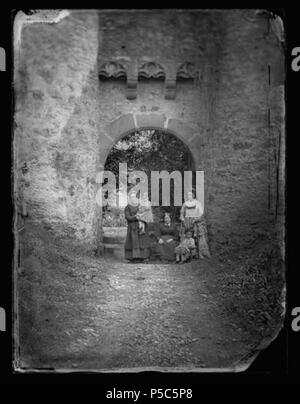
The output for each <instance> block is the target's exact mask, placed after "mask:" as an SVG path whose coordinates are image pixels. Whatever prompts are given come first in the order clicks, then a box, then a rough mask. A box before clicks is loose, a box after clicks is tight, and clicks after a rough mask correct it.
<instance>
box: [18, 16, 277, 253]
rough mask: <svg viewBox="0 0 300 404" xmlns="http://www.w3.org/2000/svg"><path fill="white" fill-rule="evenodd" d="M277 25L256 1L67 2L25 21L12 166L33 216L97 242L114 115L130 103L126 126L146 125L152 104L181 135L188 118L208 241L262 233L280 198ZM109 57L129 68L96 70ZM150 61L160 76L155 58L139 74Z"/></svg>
mask: <svg viewBox="0 0 300 404" xmlns="http://www.w3.org/2000/svg"><path fill="white" fill-rule="evenodd" d="M276 21H277V22H278V20H276ZM276 24H277V23H276ZM276 24H274V20H271V19H270V18H269V16H268V15H267V14H266V13H264V12H256V11H255V10H249V11H247V10H246V11H245V10H236V11H235V10H233V11H194V12H186V11H175V10H165V11H163V10H159V11H155V10H154V11H138V12H133V11H111V12H108V11H107V12H104V11H101V12H100V13H99V15H98V14H97V13H96V12H92V11H89V12H75V11H73V12H71V13H70V15H69V16H67V17H65V18H64V19H63V20H61V21H60V22H58V23H56V24H51V25H49V24H35V25H30V26H26V27H25V28H23V30H22V36H21V38H22V42H21V47H20V57H19V61H18V66H17V73H18V76H17V80H16V90H17V98H16V114H15V121H16V130H15V151H16V156H17V157H16V162H17V164H18V169H20V168H22V167H23V165H24V164H25V163H26V165H27V167H28V174H26V175H28V176H30V180H29V186H28V187H26V189H25V191H26V195H25V198H26V200H27V202H28V206H29V210H30V211H31V215H32V217H33V218H35V219H36V220H42V221H43V222H45V223H47V224H49V225H51V226H52V228H54V229H55V231H57V232H58V233H59V232H66V234H68V235H71V236H72V237H74V239H76V240H81V241H85V242H88V243H95V242H96V233H97V228H98V227H99V222H97V218H98V219H99V211H97V207H96V204H95V201H94V200H95V198H94V194H95V182H94V181H95V175H96V173H97V171H99V169H100V168H101V167H103V166H104V164H105V157H106V156H107V152H108V150H109V147H110V146H111V145H112V142H113V141H115V140H116V139H115V138H114V137H111V134H110V130H111V127H112V126H111V125H113V124H114V123H115V122H119V123H120V122H121V123H122V119H123V117H124V116H127V117H128V116H129V114H131V116H133V127H136V126H140V124H139V122H138V120H139V119H142V120H144V121H145V122H148V124H149V126H152V123H153V116H154V115H155V116H156V117H157V116H161V117H162V124H161V125H162V127H167V126H168V123H169V122H177V121H180V122H182V124H183V126H182V125H181V126H180V125H177V126H176V125H175V126H176V128H175V131H173V132H174V133H176V132H177V134H178V136H179V137H181V138H182V137H184V136H185V134H188V133H191V132H190V131H189V130H185V129H181V128H182V127H183V128H192V129H191V130H192V132H193V136H192V137H193V139H192V143H190V144H189V140H190V139H183V140H186V142H187V143H188V144H189V146H190V149H191V151H192V153H193V154H194V156H196V159H197V168H198V169H201V170H204V173H205V210H206V215H207V221H208V228H209V235H210V240H211V244H212V249H213V252H218V251H219V250H222V249H223V248H227V247H229V248H230V249H232V250H235V248H242V247H247V246H251V244H252V243H253V242H254V241H255V240H258V239H260V238H265V237H267V236H268V234H269V233H270V232H272V231H273V229H274V224H275V222H276V214H277V216H278V214H279V213H278V212H279V211H280V209H279V208H278V204H280V206H282V205H283V204H282V201H283V200H282V194H281V196H280V197H278V195H279V190H282V189H283V187H282V182H281V183H280V184H279V182H278V181H279V180H278V167H279V163H280V162H279V154H278V153H279V150H280V147H279V145H280V144H281V146H282V139H283V136H284V134H283V130H284V109H283V82H284V71H283V65H284V55H283V51H282V42H281V40H282V38H281V36H280V35H281V34H280V30H279V31H278V27H277V25H276ZM110 62H113V63H114V64H115V66H116V65H117V64H118V63H119V65H121V66H123V67H124V69H125V70H126V75H125V77H123V72H122V68H119V71H118V72H117V73H118V74H119V75H120V79H117V78H116V79H114V78H111V79H109V80H101V81H99V80H98V73H99V71H100V70H101V69H104V70H105V66H104V65H105V63H110ZM145 63H146V64H147V63H156V64H158V65H160V66H162V68H163V71H164V74H165V77H164V78H163V79H161V80H159V79H155V74H156V73H155V72H156V70H155V69H156V68H155V67H153V66H152V67H153V69H154V70H153V71H154V73H153V74H152V73H151V71H150V73H149V71H148V75H149V77H148V78H145V79H143V80H141V79H140V80H138V81H137V72H136V71H135V69H139V68H140V69H141V68H142V67H141V66H142V65H143V64H145ZM185 63H191V64H192V65H193V66H195V67H196V70H195V72H194V73H192V74H191V76H193V77H191V78H190V79H187V78H185V76H184V74H185V73H186V72H185V73H183V76H182V77H181V78H180V77H177V80H176V69H177V70H178V69H180V66H182V65H183V64H185ZM119 65H118V66H119ZM103 66H104V67H103ZM148 67H149V66H148ZM158 70H159V68H158ZM107 72H108V75H109V74H111V70H109V67H108V70H107ZM112 74H115V73H114V70H112ZM151 74H152V76H151ZM159 74H160V73H159V72H158V75H159ZM121 76H122V77H121ZM126 80H127V82H126ZM170 94H171V95H170ZM174 94H175V98H174V96H173V95H174ZM148 118H149V119H148ZM147 119H148V120H147ZM172 120H177V121H172ZM125 121H126V120H125ZM125 121H124V122H125ZM166 122H167V124H166ZM145 125H146V124H145ZM122 128H123V130H124V134H125V133H126V131H127V130H128V128H127V127H126V124H124V125H123V126H122V125H121V129H122ZM131 128H132V125H130V127H129V129H131ZM121 129H120V130H121ZM121 131H122V130H121ZM194 135H195V136H194ZM187 136H188V135H187ZM280 136H281V138H280ZM280 139H281V140H280ZM280 142H281V143H280ZM281 152H282V150H281ZM282 157H283V155H282V153H281V158H282ZM280 175H281V177H280V178H281V181H282V168H281V174H280Z"/></svg>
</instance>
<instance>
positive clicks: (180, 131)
mask: <svg viewBox="0 0 300 404" xmlns="http://www.w3.org/2000/svg"><path fill="white" fill-rule="evenodd" d="M140 129H160V130H163V131H165V132H170V133H171V134H173V135H175V136H176V137H178V138H179V139H180V140H182V141H183V143H185V144H186V146H187V147H188V149H189V151H190V153H191V155H192V156H193V161H194V164H195V170H199V169H201V161H200V160H201V157H200V146H201V139H199V138H200V134H199V130H197V128H195V127H192V126H190V125H188V124H187V123H185V122H184V121H182V120H179V119H175V118H168V117H166V116H165V115H163V114H155V113H148V114H146V113H143V114H126V115H122V116H121V117H119V118H118V119H116V120H114V121H113V122H111V123H110V124H109V125H108V126H107V127H106V130H105V133H104V135H105V136H103V138H104V139H101V140H102V143H101V151H100V167H101V168H102V167H104V164H105V161H106V158H107V156H108V154H109V152H110V150H111V148H112V147H113V145H114V144H115V143H116V142H117V141H118V140H120V139H121V138H122V137H124V136H125V135H127V134H128V133H130V132H134V131H138V130H140Z"/></svg>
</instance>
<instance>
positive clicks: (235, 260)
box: [12, 9, 286, 372]
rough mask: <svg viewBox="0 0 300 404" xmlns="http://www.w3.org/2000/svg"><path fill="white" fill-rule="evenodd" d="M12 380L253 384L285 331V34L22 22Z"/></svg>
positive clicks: (63, 19) (265, 24)
mask: <svg viewBox="0 0 300 404" xmlns="http://www.w3.org/2000/svg"><path fill="white" fill-rule="evenodd" d="M13 41H14V44H13V61H14V70H13V91H14V114H13V126H14V130H13V139H12V146H13V166H12V176H13V199H14V200H13V202H14V229H13V230H14V241H15V243H14V245H15V248H14V274H13V278H14V279H13V281H14V282H13V284H14V334H13V335H14V368H15V369H16V370H22V371H25V372H26V371H31V370H34V369H39V370H43V369H44V370H53V371H57V370H60V371H62V370H67V371H90V370H94V371H99V372H100V371H104V372H127V371H130V372H140V371H144V370H158V371H163V372H171V371H176V372H191V371H193V372H195V371H196V372H242V371H245V370H246V369H248V368H249V366H250V365H251V364H252V363H253V361H255V359H256V358H257V356H258V355H259V354H260V352H262V351H263V350H264V349H266V348H267V347H268V346H269V345H270V344H271V343H272V341H274V340H275V339H276V337H277V336H278V334H279V332H280V330H281V329H282V327H283V322H284V316H285V298H286V296H285V294H286V282H285V259H284V257H285V213H286V212H285V114H286V112H285V30H284V24H283V21H282V19H281V18H280V16H278V15H276V14H274V13H272V12H270V11H267V10H263V9H223V10H222V9H192V10H190V9H159V10H158V9H99V10H97V9H86V10H85V9H70V10H69V9H68V10H65V9H53V10H33V11H32V12H27V13H25V12H23V11H18V12H17V13H16V15H15V18H14V26H13Z"/></svg>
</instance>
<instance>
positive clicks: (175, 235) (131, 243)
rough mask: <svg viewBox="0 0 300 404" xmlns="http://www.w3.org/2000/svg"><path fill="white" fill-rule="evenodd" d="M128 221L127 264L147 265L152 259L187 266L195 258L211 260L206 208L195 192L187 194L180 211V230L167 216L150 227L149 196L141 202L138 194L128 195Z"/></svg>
mask: <svg viewBox="0 0 300 404" xmlns="http://www.w3.org/2000/svg"><path fill="white" fill-rule="evenodd" d="M125 218H126V220H127V223H128V226H127V237H126V242H125V258H126V259H127V260H128V261H144V262H147V261H149V259H150V258H153V259H159V260H161V261H163V262H173V261H176V262H177V263H185V262H188V261H190V260H191V259H193V258H204V257H210V252H209V248H208V242H207V229H206V223H205V219H204V216H203V207H202V205H201V203H200V202H199V201H198V200H197V199H196V198H195V194H194V192H193V191H191V192H188V193H187V199H186V201H185V202H184V204H183V205H182V207H181V211H180V226H178V225H177V224H176V223H174V220H172V217H171V216H170V214H169V213H165V214H164V218H163V222H161V223H159V224H158V225H157V226H153V225H151V223H153V221H154V219H153V214H152V208H151V203H150V202H149V200H148V194H147V193H144V194H143V196H142V198H141V200H139V199H138V198H137V197H136V195H135V193H131V194H129V202H128V205H127V206H126V208H125Z"/></svg>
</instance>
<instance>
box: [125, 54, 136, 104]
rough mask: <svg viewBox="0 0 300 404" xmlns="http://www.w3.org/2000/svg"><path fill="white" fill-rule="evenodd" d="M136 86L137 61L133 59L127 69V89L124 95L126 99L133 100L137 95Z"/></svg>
mask: <svg viewBox="0 0 300 404" xmlns="http://www.w3.org/2000/svg"><path fill="white" fill-rule="evenodd" d="M137 86H138V69H137V62H136V60H133V61H132V62H131V63H130V65H129V68H128V70H127V89H126V97H127V99H128V100H134V99H136V97H137Z"/></svg>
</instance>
